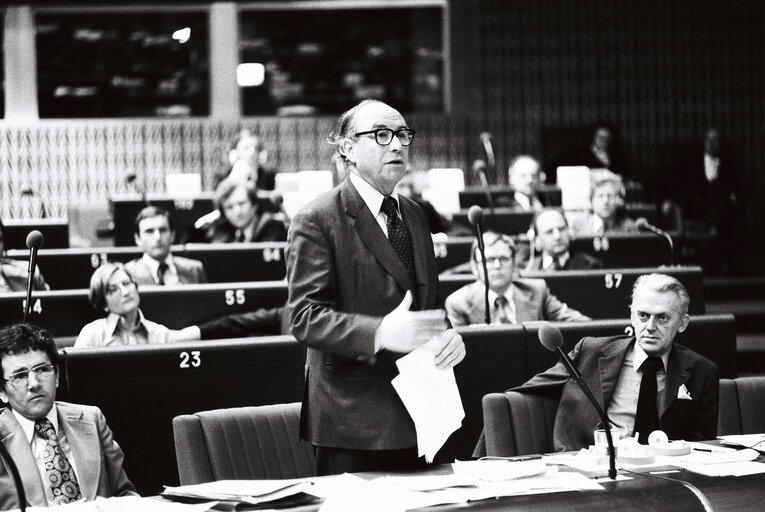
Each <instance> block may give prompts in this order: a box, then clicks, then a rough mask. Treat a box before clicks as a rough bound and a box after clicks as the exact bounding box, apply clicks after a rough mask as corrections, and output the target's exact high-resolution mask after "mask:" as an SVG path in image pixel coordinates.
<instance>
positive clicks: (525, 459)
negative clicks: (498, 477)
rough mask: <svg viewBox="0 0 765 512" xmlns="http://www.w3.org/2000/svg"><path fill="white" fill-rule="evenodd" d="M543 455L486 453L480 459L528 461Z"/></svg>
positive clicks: (540, 457)
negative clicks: (502, 455)
mask: <svg viewBox="0 0 765 512" xmlns="http://www.w3.org/2000/svg"><path fill="white" fill-rule="evenodd" d="M541 459H542V456H541V455H521V456H517V457H497V456H495V455H485V456H483V457H481V458H479V459H478V460H506V461H508V462H526V461H529V460H541Z"/></svg>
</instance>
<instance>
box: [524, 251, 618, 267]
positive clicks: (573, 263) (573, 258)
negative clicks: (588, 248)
mask: <svg viewBox="0 0 765 512" xmlns="http://www.w3.org/2000/svg"><path fill="white" fill-rule="evenodd" d="M569 254H570V256H569V258H568V260H566V264H565V265H563V267H562V268H561V270H593V269H600V268H603V262H602V261H600V260H599V259H598V258H596V257H595V256H592V255H590V254H587V253H586V252H580V251H572V252H570V253H569ZM542 259H543V258H542V255H537V256H535V257H534V264H533V265H532V266H531V268H529V269H527V270H542Z"/></svg>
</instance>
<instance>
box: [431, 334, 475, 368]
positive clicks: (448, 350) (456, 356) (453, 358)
mask: <svg viewBox="0 0 765 512" xmlns="http://www.w3.org/2000/svg"><path fill="white" fill-rule="evenodd" d="M425 347H426V348H428V349H429V350H431V351H432V352H433V355H434V356H435V361H436V368H440V369H442V370H445V369H447V368H452V367H454V366H456V365H457V364H458V363H459V362H460V361H462V360H463V359H465V354H466V353H467V352H466V351H465V343H464V342H463V341H462V336H460V335H459V334H457V333H456V332H455V331H454V329H449V330H446V331H444V332H442V333H441V334H438V335H437V336H435V337H433V338H432V339H431V340H430V341H428V342H427V343H426V344H425Z"/></svg>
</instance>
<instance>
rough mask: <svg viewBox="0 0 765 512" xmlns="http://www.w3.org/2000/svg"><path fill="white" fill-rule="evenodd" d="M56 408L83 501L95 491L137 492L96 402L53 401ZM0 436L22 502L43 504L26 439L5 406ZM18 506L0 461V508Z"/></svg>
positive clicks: (105, 493) (107, 494)
mask: <svg viewBox="0 0 765 512" xmlns="http://www.w3.org/2000/svg"><path fill="white" fill-rule="evenodd" d="M56 407H57V408H58V409H57V410H58V425H59V428H60V429H62V430H63V431H64V433H65V434H66V439H67V441H68V443H69V448H70V449H71V452H72V457H73V458H74V464H75V467H76V468H77V477H78V483H79V484H80V491H81V492H82V496H83V498H85V501H93V500H95V499H96V496H102V497H104V498H111V497H112V496H125V495H137V493H136V492H135V487H133V484H132V483H131V482H130V480H129V479H128V477H127V475H126V474H125V470H123V469H122V461H123V459H124V455H123V453H122V450H121V449H120V447H119V446H118V445H117V443H116V442H115V441H114V438H113V437H112V431H111V430H109V426H108V425H107V424H106V420H105V419H104V415H103V414H102V413H101V411H100V410H99V409H98V408H97V407H92V406H89V405H78V404H70V403H67V402H56ZM0 440H1V441H2V443H3V444H4V445H5V447H6V448H7V449H8V453H10V454H11V457H13V460H14V461H15V462H16V466H17V467H18V469H19V473H20V474H21V478H22V480H23V481H24V493H25V494H26V497H27V504H28V505H29V506H34V507H47V506H48V504H47V501H46V497H45V489H44V488H43V485H44V484H43V480H42V477H41V476H40V472H39V471H38V469H37V464H36V462H35V459H34V455H33V454H32V448H31V446H30V444H29V440H28V439H27V437H26V435H24V431H23V430H22V428H21V425H20V424H19V422H18V420H16V416H14V415H13V413H12V412H11V410H10V409H9V408H6V409H4V410H3V411H2V412H0ZM18 506H19V503H18V499H17V498H16V489H15V487H14V483H13V477H12V476H11V474H10V472H9V471H8V469H7V466H5V464H4V463H3V464H0V510H8V509H12V508H18Z"/></svg>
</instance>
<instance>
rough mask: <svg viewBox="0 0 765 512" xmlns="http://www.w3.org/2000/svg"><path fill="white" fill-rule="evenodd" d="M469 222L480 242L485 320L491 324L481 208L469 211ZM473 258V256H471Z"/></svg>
mask: <svg viewBox="0 0 765 512" xmlns="http://www.w3.org/2000/svg"><path fill="white" fill-rule="evenodd" d="M468 220H469V221H470V223H471V224H472V225H474V226H475V237H476V240H477V241H478V251H479V252H480V253H481V265H483V284H484V291H483V300H484V319H485V321H486V323H487V324H490V323H491V313H490V310H489V270H488V268H487V267H486V252H485V247H484V245H483V232H482V230H481V222H483V210H481V207H480V206H477V205H473V206H471V207H470V210H468ZM471 257H473V255H471Z"/></svg>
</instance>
